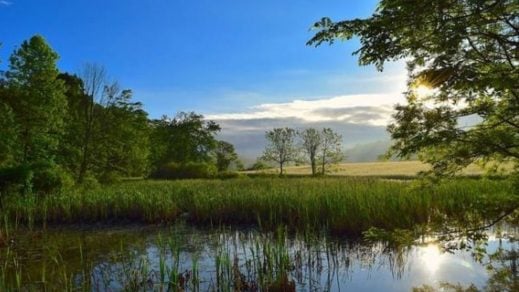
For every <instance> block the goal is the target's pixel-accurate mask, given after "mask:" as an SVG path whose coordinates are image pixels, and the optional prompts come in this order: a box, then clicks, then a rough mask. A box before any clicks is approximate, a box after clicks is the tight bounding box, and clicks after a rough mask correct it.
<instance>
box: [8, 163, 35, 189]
mask: <svg viewBox="0 0 519 292" xmlns="http://www.w3.org/2000/svg"><path fill="white" fill-rule="evenodd" d="M32 177H33V172H32V170H31V167H29V166H28V165H21V166H16V167H7V168H2V169H0V193H2V194H7V193H29V192H30V191H31V187H32Z"/></svg>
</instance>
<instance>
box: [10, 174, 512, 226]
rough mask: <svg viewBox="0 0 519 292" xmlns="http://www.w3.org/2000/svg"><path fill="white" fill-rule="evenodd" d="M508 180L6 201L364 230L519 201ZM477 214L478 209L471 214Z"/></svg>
mask: <svg viewBox="0 0 519 292" xmlns="http://www.w3.org/2000/svg"><path fill="white" fill-rule="evenodd" d="M517 204H518V200H517V196H515V195H514V192H513V188H512V184H511V183H509V182H508V181H507V180H489V179H477V180H475V179H453V180H450V181H445V182H443V183H441V184H439V185H427V186H426V185H423V184H420V183H418V182H417V181H415V182H402V181H390V180H382V179H370V178H338V177H333V178H293V179H283V178H254V179H251V178H239V179H231V180H182V181H144V180H143V181H133V182H125V183H121V184H116V185H111V186H104V187H99V188H94V189H88V190H79V189H78V190H74V191H68V192H63V193H59V194H54V195H48V196H45V197H42V196H37V195H28V196H10V197H6V198H4V199H3V200H2V206H3V207H2V208H1V209H0V210H1V213H2V216H3V221H4V222H10V223H9V224H11V225H16V226H18V225H24V226H28V227H30V228H32V227H35V226H37V227H38V226H46V225H47V224H82V223H121V222H129V223H154V224H156V223H171V222H174V221H176V220H178V219H179V218H182V219H183V220H187V221H188V222H190V223H193V224H202V225H214V226H218V225H222V224H223V225H226V224H229V225H243V224H245V225H255V226H259V227H261V228H269V229H272V228H275V227H277V226H279V225H285V226H288V227H289V228H294V229H315V230H325V231H329V232H332V233H339V234H360V233H361V232H363V231H365V230H367V229H369V228H370V227H377V228H384V229H400V228H402V229H403V228H412V227H414V226H416V225H419V224H427V223H434V222H436V221H438V220H444V219H445V218H449V219H459V218H461V217H464V216H466V214H467V213H471V214H472V213H474V212H477V216H481V217H482V218H483V219H485V218H487V219H491V218H492V217H493V216H498V215H499V212H501V211H502V210H503V206H517ZM471 216H472V215H471Z"/></svg>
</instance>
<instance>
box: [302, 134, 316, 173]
mask: <svg viewBox="0 0 519 292" xmlns="http://www.w3.org/2000/svg"><path fill="white" fill-rule="evenodd" d="M299 136H300V137H301V140H302V148H303V150H304V152H305V153H306V154H307V155H308V159H309V160H310V165H311V166H312V175H316V174H317V161H316V160H317V152H318V151H319V148H320V147H321V143H322V137H321V133H319V131H317V130H316V129H314V128H309V129H305V130H303V131H302V132H300V133H299Z"/></svg>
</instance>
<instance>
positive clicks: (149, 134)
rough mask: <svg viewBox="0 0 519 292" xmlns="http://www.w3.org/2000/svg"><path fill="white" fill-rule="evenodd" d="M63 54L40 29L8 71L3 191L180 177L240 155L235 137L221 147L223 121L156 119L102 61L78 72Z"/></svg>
mask: <svg viewBox="0 0 519 292" xmlns="http://www.w3.org/2000/svg"><path fill="white" fill-rule="evenodd" d="M58 58H59V56H58V54H57V53H56V52H54V51H53V50H52V48H51V47H50V46H49V45H48V44H47V42H46V41H45V39H44V38H43V37H41V36H38V35H36V36H34V37H32V38H31V39H29V40H27V41H24V42H23V43H22V44H21V46H20V47H19V48H18V49H16V50H15V51H14V52H13V53H12V55H11V57H10V58H9V64H8V68H7V70H6V71H3V72H1V73H2V74H1V75H0V116H1V117H2V118H1V119H0V193H5V192H10V191H12V192H33V191H36V192H50V191H55V190H56V189H60V188H63V187H67V186H72V185H74V184H89V183H97V182H98V181H99V182H110V181H113V180H116V179H118V178H120V177H143V176H148V175H150V174H151V175H153V174H159V173H160V174H161V175H162V176H164V171H165V170H167V171H169V174H167V175H166V176H172V177H175V173H171V172H186V169H188V170H189V171H188V172H189V176H195V177H196V176H209V175H212V174H214V173H216V171H225V170H227V169H228V168H229V167H230V165H231V163H232V162H233V161H236V160H237V156H236V154H235V153H234V147H232V145H231V147H223V148H222V147H217V146H218V145H219V143H220V144H221V143H223V142H221V141H217V140H216V138H215V135H216V133H217V132H218V131H219V130H220V127H219V125H217V124H216V123H214V122H212V121H206V120H204V118H203V116H201V115H198V114H195V113H179V114H178V115H177V116H175V117H174V118H169V117H167V116H164V117H163V118H162V119H160V120H151V119H149V117H148V113H147V112H146V111H145V110H144V109H143V105H142V103H140V102H138V101H135V100H134V99H133V94H132V91H131V90H130V89H122V88H121V87H120V86H119V85H118V84H117V82H109V81H108V78H107V75H106V73H105V70H104V68H103V67H102V66H99V65H94V64H86V65H85V66H83V68H82V70H81V71H80V72H78V73H77V74H71V73H66V72H60V70H59V69H58V67H57V65H56V63H57V61H58ZM227 144H228V143H227ZM225 145H226V144H225ZM217 149H219V152H218V153H217V152H216V151H215V150H217ZM222 149H223V150H222ZM222 151H224V153H221V152H222ZM227 152H228V153H227ZM172 164H174V167H173V165H172ZM217 166H218V167H217ZM181 176H182V175H181Z"/></svg>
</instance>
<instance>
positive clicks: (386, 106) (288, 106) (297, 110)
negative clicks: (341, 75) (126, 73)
mask: <svg viewBox="0 0 519 292" xmlns="http://www.w3.org/2000/svg"><path fill="white" fill-rule="evenodd" d="M402 101H403V97H402V96H401V95H399V94H394V95H390V94H363V95H345V96H337V97H332V98H326V99H317V100H294V101H291V102H286V103H266V104H260V105H257V106H254V107H252V108H250V109H249V110H248V111H245V112H241V113H228V114H214V115H207V116H206V117H207V118H208V119H212V120H219V121H226V120H240V121H244V120H265V119H286V118H292V119H298V120H300V121H302V122H334V121H340V122H344V123H351V124H362V125H372V126H385V125H387V123H388V122H389V121H390V118H391V113H392V108H393V106H394V104H396V103H398V102H402Z"/></svg>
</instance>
